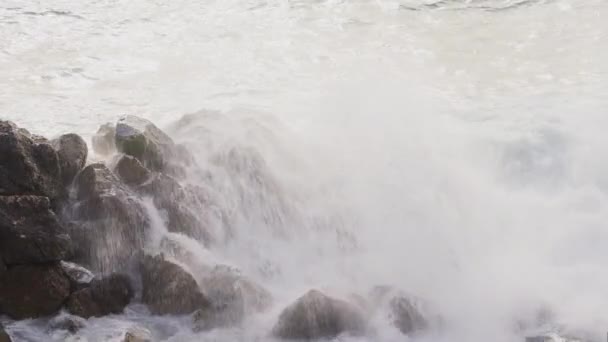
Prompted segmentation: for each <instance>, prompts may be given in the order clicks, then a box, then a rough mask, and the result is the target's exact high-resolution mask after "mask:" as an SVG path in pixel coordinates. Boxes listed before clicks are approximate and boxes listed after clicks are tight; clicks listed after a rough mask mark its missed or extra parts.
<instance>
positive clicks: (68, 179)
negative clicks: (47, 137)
mask: <svg viewBox="0 0 608 342" xmlns="http://www.w3.org/2000/svg"><path fill="white" fill-rule="evenodd" d="M52 143H53V147H54V148H55V150H57V156H58V157H59V165H60V167H61V179H62V182H63V185H64V186H68V185H70V183H72V180H73V179H74V177H76V175H77V174H78V172H80V170H82V168H83V167H84V165H85V164H86V162H87V154H88V153H89V149H88V147H87V143H86V142H85V141H84V139H82V138H81V137H80V136H79V135H78V134H73V133H70V134H64V135H62V136H60V137H59V138H57V139H54V140H53V141H52Z"/></svg>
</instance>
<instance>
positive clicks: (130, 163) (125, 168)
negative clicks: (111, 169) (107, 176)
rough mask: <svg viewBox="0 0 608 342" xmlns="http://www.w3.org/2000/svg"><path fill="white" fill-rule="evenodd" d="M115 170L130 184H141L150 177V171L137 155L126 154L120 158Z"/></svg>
mask: <svg viewBox="0 0 608 342" xmlns="http://www.w3.org/2000/svg"><path fill="white" fill-rule="evenodd" d="M115 172H116V173H117V174H118V176H120V179H122V180H123V182H125V183H126V184H129V185H139V184H142V183H143V182H145V181H147V180H148V178H150V171H149V170H148V169H146V168H145V167H144V166H143V165H142V164H141V162H140V161H139V160H137V159H136V158H135V157H132V156H129V155H126V154H124V155H122V156H120V158H119V159H118V162H117V163H116V168H115Z"/></svg>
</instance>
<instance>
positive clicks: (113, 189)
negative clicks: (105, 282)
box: [75, 163, 149, 273]
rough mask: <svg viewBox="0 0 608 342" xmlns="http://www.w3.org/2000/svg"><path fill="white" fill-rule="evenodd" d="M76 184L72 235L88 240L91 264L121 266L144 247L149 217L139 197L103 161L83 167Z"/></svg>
mask: <svg viewBox="0 0 608 342" xmlns="http://www.w3.org/2000/svg"><path fill="white" fill-rule="evenodd" d="M75 182H76V185H77V187H78V191H77V199H78V200H79V202H78V204H77V206H76V208H77V209H76V215H75V219H76V220H79V221H80V222H81V225H80V227H78V228H76V229H75V233H76V234H75V235H76V236H77V237H78V238H79V239H80V238H84V239H85V240H89V242H85V243H83V245H84V246H85V247H86V248H91V250H90V251H78V250H77V251H76V254H77V255H85V256H86V255H87V253H88V255H89V256H90V258H91V260H88V261H85V264H87V265H91V266H92V267H93V268H94V269H95V270H97V271H101V272H102V273H110V272H113V271H117V270H122V269H124V268H125V267H126V266H127V265H128V264H129V261H130V260H131V259H132V257H133V256H134V255H136V254H137V253H139V251H140V249H141V248H142V247H143V244H144V240H145V234H146V229H147V227H148V226H149V222H148V217H147V215H146V212H145V209H144V207H143V206H142V204H141V202H140V201H139V198H138V197H137V196H136V195H135V194H134V193H133V192H132V191H131V190H130V189H129V188H128V187H127V186H125V185H124V184H122V183H121V182H120V181H119V180H118V178H117V177H116V176H115V175H114V174H113V173H112V172H111V171H110V170H109V169H108V168H107V167H106V166H105V165H103V164H101V163H96V164H91V165H88V166H87V167H85V168H84V169H83V170H82V171H81V172H80V174H79V175H78V176H77V177H76V181H75Z"/></svg>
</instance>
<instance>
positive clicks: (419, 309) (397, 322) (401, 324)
mask: <svg viewBox="0 0 608 342" xmlns="http://www.w3.org/2000/svg"><path fill="white" fill-rule="evenodd" d="M371 302H372V303H374V304H375V305H376V306H379V307H384V308H385V310H383V312H388V317H387V318H388V319H389V320H390V321H391V322H392V323H393V325H394V326H395V327H396V328H397V329H399V330H400V331H401V332H402V333H403V334H404V335H413V334H416V333H418V332H421V331H424V330H427V329H428V328H429V327H430V326H431V325H432V324H435V325H438V324H439V321H440V319H439V318H438V317H433V316H435V315H434V314H432V313H431V311H432V310H430V309H429V308H428V306H429V304H428V303H426V302H424V301H423V300H422V299H420V298H417V297H415V296H413V295H409V294H406V293H404V292H403V291H399V290H397V289H394V288H392V287H390V286H377V287H375V288H373V289H372V291H371Z"/></svg>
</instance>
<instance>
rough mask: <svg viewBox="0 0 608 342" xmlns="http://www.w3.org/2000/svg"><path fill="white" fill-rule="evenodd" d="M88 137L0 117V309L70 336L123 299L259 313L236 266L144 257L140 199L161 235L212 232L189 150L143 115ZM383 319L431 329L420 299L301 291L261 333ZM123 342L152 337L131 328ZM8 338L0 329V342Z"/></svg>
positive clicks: (329, 330) (259, 304)
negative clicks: (195, 265) (190, 179)
mask: <svg viewBox="0 0 608 342" xmlns="http://www.w3.org/2000/svg"><path fill="white" fill-rule="evenodd" d="M92 148H93V151H94V152H95V153H96V155H100V156H104V158H105V160H107V162H105V163H104V162H91V161H89V160H88V159H87V158H88V152H89V148H88V146H87V143H86V142H85V141H84V140H83V139H82V138H81V137H80V136H78V135H76V134H72V133H70V134H65V135H62V136H60V137H58V138H57V139H53V140H48V139H46V138H44V137H41V136H37V135H33V134H31V133H30V132H28V131H27V130H26V129H24V128H20V127H18V126H17V125H15V124H14V123H12V122H8V121H0V316H6V317H8V318H9V319H10V320H12V321H17V320H23V319H30V318H41V317H46V318H49V321H48V325H49V329H50V330H65V331H67V332H68V333H71V334H74V333H77V332H78V330H79V329H82V328H83V327H84V326H86V324H87V319H89V318H91V317H103V316H107V315H112V314H120V313H122V312H123V311H124V310H125V308H126V307H127V306H128V305H130V304H133V303H138V304H143V305H145V306H146V307H147V309H148V311H149V313H150V314H151V315H179V316H183V315H188V316H190V319H191V329H192V330H193V331H207V330H212V329H215V328H225V327H233V326H239V325H241V324H242V323H243V322H244V321H245V320H246V319H247V318H248V317H250V316H252V315H256V314H259V313H264V312H268V310H270V309H271V308H272V307H273V306H274V305H275V303H274V301H273V298H272V295H271V293H270V292H269V291H267V290H266V289H265V288H264V287H262V286H261V285H259V284H257V283H255V282H253V281H252V280H251V279H249V278H248V277H246V276H245V275H243V274H242V273H241V272H240V271H239V270H238V269H235V268H232V267H229V266H226V265H221V264H217V265H205V266H204V267H203V268H202V269H201V270H198V269H196V270H195V269H192V266H191V265H188V261H189V259H190V256H189V255H188V251H187V250H182V249H181V247H180V246H179V244H174V243H173V241H171V240H170V239H168V238H167V237H163V238H162V240H161V241H160V244H161V245H162V246H164V247H165V249H167V250H170V251H171V253H169V254H167V255H165V254H164V253H160V254H159V253H154V252H151V251H150V249H149V248H147V247H148V246H147V245H148V244H149V235H150V230H151V229H152V228H151V227H152V224H153V222H152V219H151V217H150V213H149V210H148V208H147V207H146V205H145V203H144V201H143V199H144V198H148V199H150V200H151V203H152V204H153V206H154V207H155V208H157V209H158V210H159V211H162V212H163V213H164V217H163V218H164V221H165V225H166V229H167V231H168V232H171V233H176V234H182V235H185V236H188V237H189V238H192V239H194V240H197V241H198V242H200V243H201V244H202V245H204V246H209V245H213V244H214V243H215V242H214V240H213V236H212V234H210V233H209V231H208V227H206V225H205V223H204V222H203V221H201V220H200V219H199V217H200V215H198V214H199V213H198V212H197V210H201V208H204V207H205V203H206V201H207V196H206V194H205V190H204V189H203V188H202V187H197V186H193V185H184V183H183V182H182V180H183V179H185V178H186V177H187V174H188V172H190V171H191V170H192V169H197V168H199V167H198V166H197V165H196V162H195V159H194V158H193V157H192V156H191V154H190V152H189V151H188V150H187V149H186V148H185V147H183V146H181V145H179V144H176V143H175V142H174V141H173V140H172V139H171V138H170V137H169V136H168V135H167V134H166V133H165V132H163V131H162V130H160V129H159V128H158V127H156V126H155V125H154V124H153V123H151V122H150V121H147V120H145V119H142V118H139V117H135V116H125V117H122V118H121V119H120V120H119V121H118V122H117V123H116V124H112V123H109V124H105V125H103V126H101V127H100V129H99V130H98V132H97V134H96V135H95V136H94V137H93V139H92ZM378 316H382V319H383V320H385V321H387V322H389V323H391V324H392V325H393V326H394V327H395V328H396V329H398V331H400V332H401V333H402V334H403V335H406V336H410V337H411V336H416V335H418V334H423V333H425V332H427V331H437V330H440V329H441V328H442V325H443V322H442V319H441V317H440V316H439V315H438V314H437V310H435V309H433V308H432V306H431V305H429V303H427V302H425V301H424V300H422V299H420V298H417V297H416V296H412V295H410V294H408V293H406V292H404V291H401V290H399V289H395V288H393V287H390V286H378V287H375V288H373V289H372V290H370V291H369V292H368V293H364V294H351V295H349V296H347V297H346V298H341V297H340V296H331V295H328V294H326V293H323V292H320V291H318V290H314V289H312V290H310V291H308V292H306V293H305V294H303V295H302V296H301V297H299V298H297V299H296V300H295V301H294V302H293V303H292V304H291V305H289V306H287V307H285V308H283V309H282V312H281V314H280V315H279V317H278V319H277V322H276V324H275V325H274V328H273V329H272V330H271V331H269V332H268V334H269V336H274V337H275V338H278V339H285V340H302V339H304V340H316V339H326V338H334V337H336V336H339V335H341V334H349V335H353V336H358V335H366V334H373V328H372V327H370V321H372V320H373V319H377V317H378ZM123 340H124V341H154V340H156V339H155V337H154V336H153V335H152V333H150V331H148V330H146V328H145V327H141V328H138V329H134V330H129V331H125V332H124V339H123ZM7 341H11V336H10V327H9V329H7V330H6V331H5V329H4V328H2V326H0V342H7Z"/></svg>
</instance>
